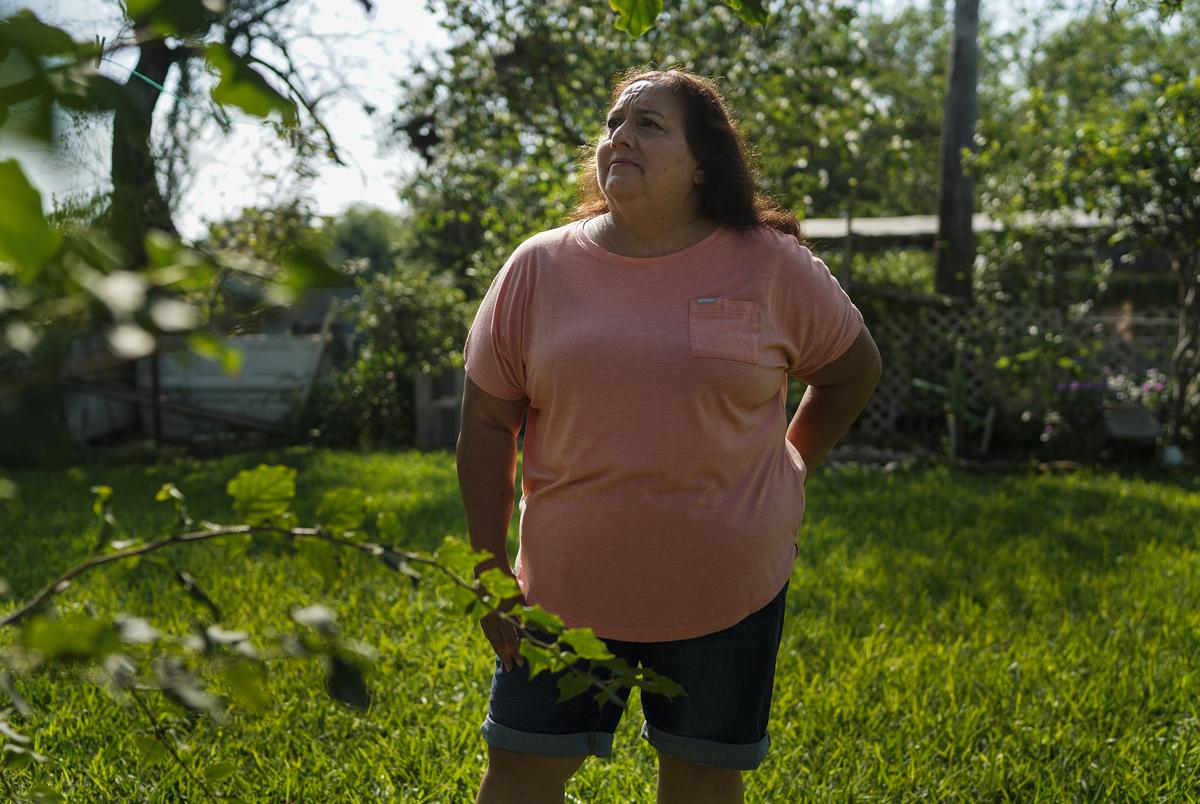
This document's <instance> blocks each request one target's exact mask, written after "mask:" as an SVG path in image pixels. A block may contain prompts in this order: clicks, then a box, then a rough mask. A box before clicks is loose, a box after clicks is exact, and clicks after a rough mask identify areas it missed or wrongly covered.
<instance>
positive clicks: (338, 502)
mask: <svg viewBox="0 0 1200 804" xmlns="http://www.w3.org/2000/svg"><path fill="white" fill-rule="evenodd" d="M367 503H368V498H367V495H366V493H365V492H364V491H363V490H362V489H356V488H336V489H332V490H330V491H327V492H325V494H324V495H323V496H322V497H321V503H320V505H318V506H317V522H319V523H320V524H322V525H324V526H326V527H328V528H329V529H330V530H332V531H333V532H335V533H341V532H343V531H347V530H354V529H355V528H357V527H359V526H361V525H362V522H363V519H365V518H366V516H367Z"/></svg>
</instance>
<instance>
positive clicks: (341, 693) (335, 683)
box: [326, 656, 371, 711]
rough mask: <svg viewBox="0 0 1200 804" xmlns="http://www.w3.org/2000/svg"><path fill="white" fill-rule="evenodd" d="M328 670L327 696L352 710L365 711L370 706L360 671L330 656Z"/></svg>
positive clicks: (346, 662)
mask: <svg viewBox="0 0 1200 804" xmlns="http://www.w3.org/2000/svg"><path fill="white" fill-rule="evenodd" d="M328 668H329V676H328V678H327V679H326V688H327V689H328V690H329V694H330V695H332V696H333V697H334V698H335V699H337V700H339V701H341V702H342V703H344V704H346V705H347V706H349V707H351V708H353V709H358V710H360V711H366V709H367V707H369V706H370V705H371V695H370V693H369V692H367V684H366V682H365V681H364V680H363V675H362V671H360V670H359V669H358V668H357V667H355V666H354V665H353V664H351V663H350V662H348V661H346V660H345V659H343V658H341V657H340V656H330V657H329V658H328Z"/></svg>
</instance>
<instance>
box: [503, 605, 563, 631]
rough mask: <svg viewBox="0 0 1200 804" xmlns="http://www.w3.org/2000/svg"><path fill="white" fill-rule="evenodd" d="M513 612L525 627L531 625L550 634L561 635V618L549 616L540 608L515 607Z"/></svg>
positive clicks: (554, 615)
mask: <svg viewBox="0 0 1200 804" xmlns="http://www.w3.org/2000/svg"><path fill="white" fill-rule="evenodd" d="M513 612H514V613H515V614H516V615H517V616H518V617H520V618H521V622H523V623H525V624H526V625H527V626H529V625H532V626H534V627H536V628H539V629H541V630H542V631H546V632H548V633H550V634H561V633H562V630H563V621H562V618H560V617H559V616H558V615H556V614H551V613H550V612H548V611H546V610H545V609H543V608H542V607H541V606H517V607H516V608H515V609H513Z"/></svg>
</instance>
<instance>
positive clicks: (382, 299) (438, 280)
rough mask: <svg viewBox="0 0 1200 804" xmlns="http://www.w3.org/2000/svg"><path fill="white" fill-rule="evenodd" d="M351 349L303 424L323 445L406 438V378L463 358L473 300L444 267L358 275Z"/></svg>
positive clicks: (410, 425)
mask: <svg viewBox="0 0 1200 804" xmlns="http://www.w3.org/2000/svg"><path fill="white" fill-rule="evenodd" d="M355 283H356V284H357V286H358V288H359V298H358V303H359V311H358V315H357V317H356V319H355V321H354V326H355V329H356V338H355V343H356V347H355V354H354V355H353V358H352V360H351V362H350V365H349V366H348V367H347V368H346V369H344V370H343V371H341V372H339V373H338V374H337V375H336V377H335V379H334V381H333V383H332V384H331V385H329V386H327V387H324V388H319V389H317V390H316V392H315V393H314V399H313V404H312V405H311V406H310V410H311V413H310V416H311V419H310V421H309V423H308V428H309V429H310V430H314V431H316V432H314V433H313V435H314V437H315V438H316V439H317V440H318V441H320V442H322V443H328V444H337V445H341V446H358V447H363V448H366V447H372V446H374V447H378V446H390V447H396V446H411V445H412V443H413V430H414V419H413V380H414V378H415V377H416V375H417V374H418V373H420V372H430V373H435V374H436V373H438V372H440V371H443V370H446V369H449V368H456V367H461V366H462V365H463V358H462V351H461V350H462V343H463V341H464V340H465V339H466V335H467V330H468V329H469V327H470V324H471V319H472V306H473V305H471V306H469V305H468V303H467V300H466V296H465V295H464V293H463V292H462V290H460V289H459V288H457V287H455V286H454V283H453V281H452V279H451V278H450V277H449V275H447V274H444V273H443V274H439V275H434V274H432V273H431V272H430V271H429V269H427V268H422V267H412V266H405V265H401V264H397V266H396V270H395V271H393V272H392V273H389V274H377V275H374V276H368V277H358V278H356V280H355Z"/></svg>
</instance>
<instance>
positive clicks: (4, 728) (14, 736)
mask: <svg viewBox="0 0 1200 804" xmlns="http://www.w3.org/2000/svg"><path fill="white" fill-rule="evenodd" d="M0 736H4V737H6V738H8V739H9V740H12V741H13V742H15V743H28V742H31V741H32V739H33V738H31V737H27V736H26V735H24V734H21V733H19V732H17V731H14V730H13V727H12V726H10V725H8V721H6V720H0Z"/></svg>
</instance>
